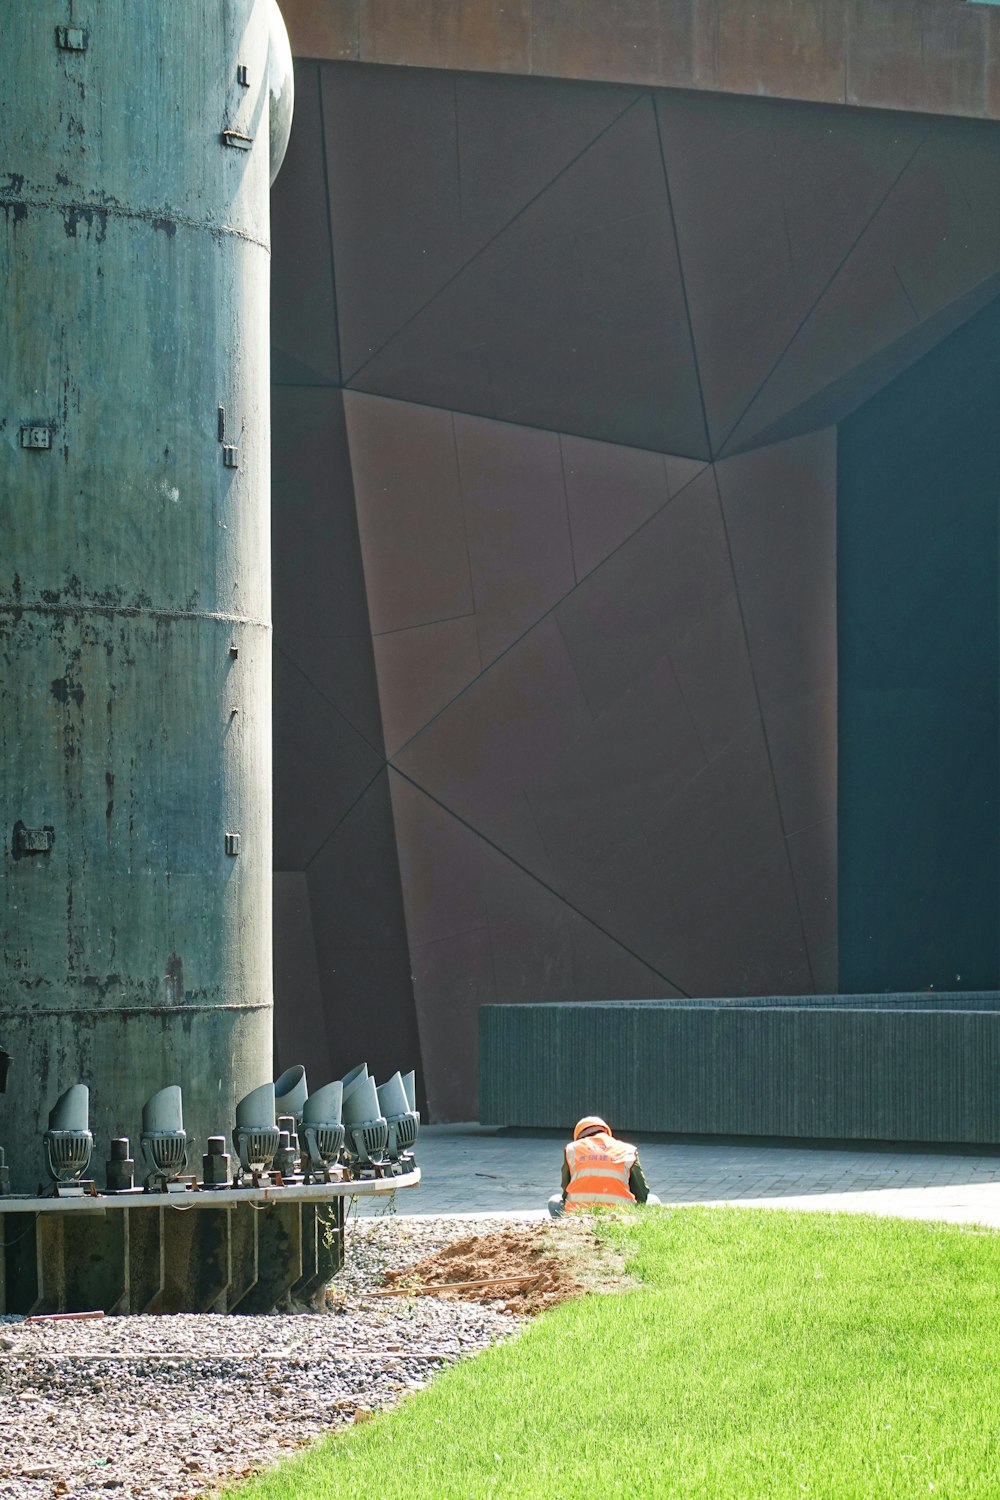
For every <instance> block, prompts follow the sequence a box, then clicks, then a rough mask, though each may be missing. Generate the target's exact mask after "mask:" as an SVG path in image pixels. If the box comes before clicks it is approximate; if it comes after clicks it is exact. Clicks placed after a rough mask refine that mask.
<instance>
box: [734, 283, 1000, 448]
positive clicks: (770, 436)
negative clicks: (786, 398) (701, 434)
mask: <svg viewBox="0 0 1000 1500" xmlns="http://www.w3.org/2000/svg"><path fill="white" fill-rule="evenodd" d="M998 293H1000V275H998V276H991V277H990V278H989V280H987V281H984V282H980V284H979V286H977V287H976V288H975V289H974V290H973V291H972V292H969V293H967V294H966V295H965V296H964V297H959V298H958V299H957V300H956V301H955V302H950V303H949V304H948V306H947V307H945V308H943V309H942V310H941V312H939V313H936V314H935V315H934V316H933V317H930V318H925V319H924V320H923V322H921V323H917V324H914V326H913V327H911V328H910V329H908V330H907V332H906V333H904V334H903V335H902V337H901V338H899V339H896V340H894V341H893V342H892V343H891V344H888V345H887V346H886V347H885V348H884V349H880V350H879V351H878V352H877V353H876V354H874V355H872V357H871V358H870V359H866V360H864V361H863V362H862V363H861V364H859V365H857V366H855V368H854V369H852V370H850V371H848V372H847V374H845V375H843V376H841V378H840V379H839V380H835V381H833V382H831V384H830V385H827V386H824V387H823V388H822V389H821V390H819V391H817V392H816V393H815V394H814V395H812V396H810V397H809V398H808V399H807V400H805V401H803V402H802V404H801V405H799V406H796V407H794V408H793V409H792V410H791V411H790V412H788V413H787V414H786V415H785V416H783V417H781V418H780V419H779V420H778V421H776V422H774V423H772V424H771V425H770V426H768V427H765V428H764V429H763V430H762V431H760V432H753V431H752V430H751V429H749V427H748V431H749V432H750V435H749V436H748V437H747V438H746V442H745V446H746V447H747V448H755V447H764V446H767V445H768V444H772V443H777V442H783V441H784V440H785V439H787V438H790V437H798V436H801V435H802V434H803V433H806V432H815V431H817V430H818V429H820V428H824V427H830V426H833V425H835V424H836V423H838V422H841V421H843V420H844V418H845V417H847V416H849V415H850V414H851V413H853V412H855V411H857V410H858V408H859V407H861V406H863V405H864V404H865V402H866V401H868V400H870V399H871V397H872V396H874V395H876V394H877V392H879V391H880V390H882V388H883V387H884V386H886V385H888V384H889V383H890V382H891V381H893V380H895V379H896V377H897V376H898V375H901V374H902V373H903V372H904V371H905V370H908V369H909V368H910V366H911V365H913V364H915V363H916V362H917V361H918V360H920V359H922V358H923V356H924V355H925V354H927V353H928V352H929V351H930V350H932V349H933V348H934V347H935V346H936V345H937V344H939V343H940V342H941V341H942V339H945V338H947V337H948V336H949V335H950V334H952V333H954V332H955V330H956V329H957V328H961V326H962V324H963V323H965V322H967V321H968V320H969V319H970V318H972V317H973V316H974V315H975V314H976V313H977V312H980V311H981V310H982V309H983V308H985V307H986V306H987V305H988V304H989V303H990V302H992V301H993V300H994V299H995V298H996V296H997V295H998ZM740 446H742V445H741V444H738V443H737V442H736V441H735V440H734V441H733V442H732V443H731V444H727V450H728V451H736V452H738V451H739V449H740Z"/></svg>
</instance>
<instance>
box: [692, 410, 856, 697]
mask: <svg viewBox="0 0 1000 1500" xmlns="http://www.w3.org/2000/svg"><path fill="white" fill-rule="evenodd" d="M716 472H717V474H718V481H719V493H720V496H721V499H722V508H723V512H724V515H725V518H726V529H727V533H728V537H729V544H730V547H731V549H732V557H733V567H734V569H735V572H736V583H737V588H738V590H739V595H740V601H741V604H742V607H743V615H744V619H745V620H746V625H747V636H748V639H749V644H750V655H751V659H752V661H753V667H754V675H755V677H756V680H757V687H758V691H759V692H760V698H761V703H762V705H763V708H764V711H765V715H766V713H767V710H768V709H769V708H770V707H771V706H772V705H774V704H778V703H782V702H785V701H786V700H787V699H788V698H791V697H794V696H795V695H796V694H798V693H806V692H812V691H815V690H816V689H819V688H825V687H827V686H828V685H829V684H830V683H835V682H836V680H837V435H836V432H834V431H832V430H828V431H825V432H817V433H814V434H811V435H810V436H808V437H801V438H793V439H792V440H791V441H790V442H787V443H781V444H777V445H775V446H774V447H771V448H758V449H756V450H755V451H754V452H752V453H746V454H743V455H741V456H740V457H738V458H732V459H727V460H725V461H723V462H721V463H719V464H718V465H717V466H716Z"/></svg>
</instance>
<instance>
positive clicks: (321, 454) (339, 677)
mask: <svg viewBox="0 0 1000 1500" xmlns="http://www.w3.org/2000/svg"><path fill="white" fill-rule="evenodd" d="M271 411H272V426H271V443H272V454H271V457H272V506H271V511H272V556H271V568H272V603H273V611H274V626H275V639H276V642H277V644H278V646H279V647H280V649H281V650H282V651H283V652H284V653H285V654H286V655H287V656H288V657H289V659H290V660H292V661H294V662H295V663H296V665H297V666H298V667H299V669H300V671H301V672H302V673H303V674H304V675H305V676H306V677H307V678H308V679H309V681H310V682H311V683H312V684H313V685H314V687H316V688H317V690H318V691H319V692H320V693H322V694H323V695H324V697H326V699H327V700H328V701H329V702H330V703H331V704H333V705H334V707H336V708H337V709H338V710H339V711H340V712H341V713H342V714H343V715H344V716H345V718H347V720H348V721H349V722H350V723H351V724H353V725H354V727H355V728H356V729H357V730H358V731H359V733H360V734H362V735H363V737H364V738H365V739H367V740H368V741H369V743H370V744H372V745H373V746H375V747H376V748H378V747H380V746H381V725H380V722H379V710H378V694H377V690H376V686H375V668H374V663H373V660H372V650H371V636H370V633H369V625H368V605H367V603H366V600H365V590H364V576H363V573H362V568H361V551H360V545H359V542H358V531H357V519H356V516H355V510H354V490H353V485H352V480H351V470H350V463H349V457H348V451H347V434H346V430H345V427H344V412H343V396H342V393H341V392H340V391H333V390H308V389H296V390H289V389H282V388H278V389H275V390H274V391H273V392H272V401H271Z"/></svg>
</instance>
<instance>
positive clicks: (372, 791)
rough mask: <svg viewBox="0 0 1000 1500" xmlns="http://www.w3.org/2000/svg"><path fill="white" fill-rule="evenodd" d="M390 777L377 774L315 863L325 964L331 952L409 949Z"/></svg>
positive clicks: (313, 884)
mask: <svg viewBox="0 0 1000 1500" xmlns="http://www.w3.org/2000/svg"><path fill="white" fill-rule="evenodd" d="M387 774H388V773H387V772H386V770H385V769H384V768H383V770H382V771H381V772H379V773H378V774H377V775H376V777H375V778H374V779H373V781H372V782H371V784H370V785H369V786H368V787H367V788H366V790H365V791H364V793H363V794H362V795H361V796H360V797H359V798H357V799H356V801H355V803H354V806H353V807H352V808H350V810H349V811H348V813H347V814H346V816H345V817H344V818H343V819H342V820H341V821H340V822H339V823H338V824H337V826H336V828H335V829H334V830H333V832H332V833H331V835H330V836H329V837H328V838H327V840H326V841H325V843H324V844H323V847H322V848H321V849H320V851H319V852H318V853H317V855H316V856H315V858H314V859H313V860H312V861H311V863H310V866H309V872H308V873H309V895H310V899H311V901H312V906H313V920H314V924H315V928H316V944H317V950H318V952H319V954H320V959H321V966H322V955H323V953H324V951H326V949H328V948H337V949H342V948H364V949H369V948H380V949H389V948H399V947H405V943H406V938H405V931H406V929H405V926H404V923H403V905H402V898H401V895H400V885H399V869H398V864H397V861H396V843H395V832H394V826H393V821H392V807H391V804H390V799H389V786H388V780H387Z"/></svg>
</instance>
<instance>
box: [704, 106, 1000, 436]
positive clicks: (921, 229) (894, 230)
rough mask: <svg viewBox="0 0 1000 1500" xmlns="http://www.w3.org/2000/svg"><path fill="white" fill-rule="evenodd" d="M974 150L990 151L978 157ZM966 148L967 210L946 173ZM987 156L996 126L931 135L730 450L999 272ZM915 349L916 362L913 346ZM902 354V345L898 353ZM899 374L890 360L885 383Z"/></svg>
mask: <svg viewBox="0 0 1000 1500" xmlns="http://www.w3.org/2000/svg"><path fill="white" fill-rule="evenodd" d="M981 132H986V134H985V135H982V136H981V134H980V133H981ZM981 141H982V142H987V143H988V144H987V145H986V146H985V149H984V147H983V146H982V145H981V144H980V143H981ZM965 144H968V146H969V149H970V152H972V153H974V154H973V156H972V160H971V163H970V164H964V165H963V168H962V171H963V174H965V175H966V176H967V177H968V180H969V183H970V185H971V184H973V183H974V184H975V186H974V187H973V189H972V191H973V193H974V196H973V197H972V199H971V201H970V198H969V190H968V189H967V188H964V185H960V183H959V180H958V179H957V177H956V174H955V169H954V167H953V166H952V165H951V163H952V160H953V159H955V158H957V157H959V156H960V155H961V153H962V148H963V146H964V145H965ZM994 152H1000V132H998V128H997V127H996V126H993V125H978V124H972V123H968V124H966V123H962V124H961V125H954V126H952V125H945V124H943V123H935V124H934V125H932V127H931V130H930V134H929V136H928V139H927V141H926V142H925V144H924V145H923V146H922V147H921V148H920V150H919V151H918V152H917V153H916V154H915V156H914V157H913V159H912V161H911V162H910V164H909V166H908V167H907V169H906V171H905V172H904V173H903V175H902V177H901V178H900V179H899V182H898V183H897V185H896V186H895V188H894V189H893V191H892V192H891V193H890V194H889V196H888V198H887V199H886V201H885V204H884V206H883V207H882V209H881V210H880V211H879V213H878V214H876V216H875V218H874V219H873V221H872V223H871V225H870V227H869V229H868V230H867V231H866V233H865V234H864V235H863V236H862V237H861V239H860V240H859V241H858V243H857V245H856V246H855V248H854V249H853V251H852V253H851V255H850V256H849V257H848V259H847V260H846V262H845V264H844V265H843V267H842V269H841V270H840V271H839V272H838V274H837V276H836V277H835V278H834V280H833V282H832V283H831V285H830V288H829V290H828V291H827V292H826V294H825V295H824V297H823V298H822V300H821V301H820V302H819V304H818V306H817V307H816V309H815V311H814V312H813V313H812V314H810V316H809V317H808V318H807V319H806V320H805V322H804V323H803V324H802V327H801V329H800V330H799V332H798V333H797V335H796V337H795V338H794V339H793V340H792V342H791V344H790V345H789V347H788V350H787V352H786V353H785V354H784V356H783V357H782V359H781V361H780V363H779V364H778V365H777V366H776V368H775V370H774V372H773V374H772V375H771V376H770V378H769V379H768V380H767V382H766V384H765V385H764V386H763V387H762V389H761V392H760V394H759V396H758V397H757V399H756V400H755V401H754V402H753V403H752V405H751V406H750V408H749V409H748V411H747V414H746V416H745V417H744V418H743V420H742V421H741V422H740V424H739V425H738V427H737V428H736V430H735V432H734V434H733V438H732V441H731V446H733V447H744V446H746V445H747V444H748V443H749V442H750V441H751V440H752V439H754V438H757V440H758V441H759V440H760V435H761V434H762V433H764V432H766V431H768V430H769V429H771V428H772V427H773V426H774V424H775V423H777V422H778V421H779V420H780V419H781V418H782V417H783V416H784V415H785V413H787V412H789V411H791V410H794V409H795V408H796V407H797V406H798V405H800V404H801V403H802V402H803V400H804V399H805V398H808V397H812V396H814V395H816V394H818V392H820V391H821V390H823V389H825V388H826V387H827V386H829V385H832V384H833V383H834V382H835V381H838V380H845V379H847V378H848V377H849V375H850V372H851V371H852V370H854V369H856V368H857V367H858V366H859V365H861V364H863V363H864V362H866V361H868V360H872V359H874V358H875V357H876V356H877V355H879V354H880V353H882V351H884V350H888V349H889V348H890V347H891V346H892V345H893V344H896V343H897V342H899V341H901V340H903V338H904V336H905V335H907V334H909V333H910V332H911V331H912V330H914V329H916V328H917V326H918V324H919V323H920V322H921V321H922V320H923V319H924V318H927V317H929V316H936V315H937V314H938V313H940V312H942V311H943V310H944V309H945V308H946V307H947V306H948V304H950V303H952V302H958V301H959V300H960V299H961V298H963V297H964V296H966V295H968V294H971V293H972V292H973V291H974V289H975V288H976V287H977V286H978V285H980V284H981V283H982V282H983V281H984V280H985V279H988V278H989V277H990V275H991V274H996V272H997V271H998V270H1000V218H998V215H997V211H996V205H995V203H994V202H993V201H992V198H993V196H994V190H993V183H994V182H995V180H996V165H995V160H994ZM911 287H912V288H913V290H912V291H911V290H910V288H911ZM917 347H918V348H920V352H923V349H922V348H921V347H920V345H919V342H918V346H917ZM905 348H906V345H905V344H902V343H900V350H901V351H903V350H905ZM904 367H905V366H904V364H903V363H902V362H901V361H899V360H896V361H894V362H893V365H892V368H891V372H890V373H891V374H893V375H894V374H898V373H900V371H901V369H902V368H904ZM848 383H849V382H848ZM861 394H868V392H863V393H859V399H860V395H861Z"/></svg>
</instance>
